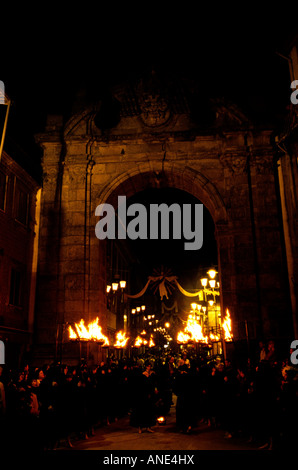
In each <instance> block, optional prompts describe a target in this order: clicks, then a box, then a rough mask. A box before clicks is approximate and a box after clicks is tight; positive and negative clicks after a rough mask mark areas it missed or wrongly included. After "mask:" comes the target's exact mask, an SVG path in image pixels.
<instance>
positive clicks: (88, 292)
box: [37, 76, 292, 351]
mask: <svg viewBox="0 0 298 470" xmlns="http://www.w3.org/2000/svg"><path fill="white" fill-rule="evenodd" d="M193 103H198V101H197V100H196V99H195V92H194V91H193V90H190V89H188V88H187V86H185V85H184V84H182V85H180V84H179V86H178V85H177V84H172V83H171V84H168V85H166V86H161V85H160V83H159V82H158V79H157V77H156V76H153V77H151V78H148V80H147V81H146V80H143V81H142V80H141V81H139V82H137V83H134V84H130V85H126V86H123V87H119V88H118V89H115V90H114V92H113V96H112V98H111V100H110V102H109V103H108V104H105V105H104V103H103V102H95V103H92V104H91V105H90V106H86V107H85V108H84V109H82V110H81V111H80V112H78V113H77V114H74V115H73V116H72V117H71V118H70V119H69V121H68V122H67V123H66V124H65V125H63V124H62V121H61V119H60V118H59V117H57V116H56V117H55V116H52V117H49V120H48V125H47V128H46V130H45V132H44V133H43V134H40V135H38V136H37V140H38V142H39V143H40V145H41V146H42V148H43V163H42V165H43V173H44V180H43V196H42V213H41V214H42V215H41V227H40V252H39V275H40V278H39V294H38V304H37V314H38V323H37V333H38V343H39V345H40V346H42V345H44V346H46V345H48V346H49V347H50V349H51V348H52V349H51V351H54V350H55V348H54V345H55V344H56V346H57V338H58V336H59V335H61V334H62V335H63V334H65V333H63V328H62V333H61V331H60V330H59V328H57V325H64V329H65V325H66V324H67V323H68V322H74V321H79V320H80V319H81V318H84V319H86V321H88V320H91V319H94V318H95V317H96V316H99V317H100V323H101V325H102V326H103V328H104V329H106V328H108V315H107V310H106V299H105V286H106V275H107V273H106V265H105V262H106V261H105V242H104V241H100V240H98V239H97V238H96V236H95V225H96V222H97V221H98V218H96V217H95V208H96V207H97V205H98V204H100V203H103V202H110V203H112V204H116V201H117V196H118V195H126V196H127V197H129V196H131V195H133V194H135V193H136V192H138V191H140V190H142V189H146V188H152V187H154V188H156V187H174V188H178V189H181V190H184V191H187V192H189V193H191V194H192V195H194V196H196V197H197V198H198V199H199V200H200V201H201V202H202V203H203V204H204V205H205V206H206V208H207V209H208V210H209V212H210V214H211V216H212V218H213V220H214V224H215V228H216V239H217V246H218V260H219V273H220V280H221V283H220V285H221V301H222V309H223V310H225V308H229V310H230V313H231V316H232V320H233V324H234V335H235V339H239V340H240V339H242V338H244V337H245V332H244V329H243V325H244V322H245V321H249V322H250V324H251V325H252V330H253V332H254V333H253V334H254V335H255V337H261V336H264V337H265V338H269V337H273V338H278V337H280V338H285V337H288V335H289V334H290V332H291V328H292V325H291V321H292V320H291V316H290V314H289V299H288V285H287V276H286V275H285V273H286V270H285V261H284V257H283V235H282V226H281V223H280V213H279V201H278V197H277V192H276V163H275V147H274V144H273V143H272V141H273V140H274V139H273V137H274V136H273V132H272V130H271V129H257V128H255V127H254V126H253V124H252V123H251V122H250V121H249V120H248V119H247V118H246V116H244V115H243V114H242V113H241V112H240V111H239V110H238V109H237V107H236V106H235V105H233V104H226V103H225V102H224V101H220V100H210V102H209V103H208V109H205V108H204V107H202V108H201V109H200V108H199V109H198V106H199V105H197V107H196V109H194V108H193ZM107 108H108V109H110V110H111V109H112V110H113V113H114V114H113V120H112V124H109V122H107V120H106V121H105V117H106V116H107ZM207 111H208V120H207ZM204 115H206V123H207V124H208V125H207V124H206V123H205V122H204ZM59 331H60V332H59ZM50 349H49V350H50ZM56 349H57V348H56Z"/></svg>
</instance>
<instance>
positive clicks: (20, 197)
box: [15, 184, 29, 225]
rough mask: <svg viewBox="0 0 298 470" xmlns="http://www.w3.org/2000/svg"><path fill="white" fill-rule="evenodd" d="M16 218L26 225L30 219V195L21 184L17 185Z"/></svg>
mask: <svg viewBox="0 0 298 470" xmlns="http://www.w3.org/2000/svg"><path fill="white" fill-rule="evenodd" d="M15 195H16V198H15V218H16V219H17V220H18V221H19V222H21V223H22V224H24V225H27V221H28V200H29V196H28V193H26V192H25V191H24V190H23V189H21V188H20V186H19V185H18V184H17V185H16V192H15Z"/></svg>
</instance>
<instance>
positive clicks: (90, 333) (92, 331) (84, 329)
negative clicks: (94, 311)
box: [68, 317, 109, 346]
mask: <svg viewBox="0 0 298 470" xmlns="http://www.w3.org/2000/svg"><path fill="white" fill-rule="evenodd" d="M98 321H99V319H98V317H97V318H96V319H95V320H94V321H93V322H90V323H88V325H87V326H85V322H84V320H83V319H82V320H81V321H80V323H75V330H76V331H75V330H74V329H73V328H72V327H71V326H69V327H68V333H69V339H70V340H73V341H94V342H96V343H99V344H102V345H104V346H108V345H109V340H108V338H107V337H106V336H105V335H104V334H103V333H102V328H101V326H100V325H99V324H98Z"/></svg>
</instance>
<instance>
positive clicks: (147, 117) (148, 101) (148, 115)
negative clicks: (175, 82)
mask: <svg viewBox="0 0 298 470" xmlns="http://www.w3.org/2000/svg"><path fill="white" fill-rule="evenodd" d="M139 106H140V110H141V115H140V117H141V120H142V121H143V123H144V124H145V125H146V126H149V127H158V126H162V125H163V124H165V123H166V122H167V121H168V119H169V117H170V115H171V113H170V109H169V105H168V103H167V102H166V100H165V99H164V98H163V97H162V96H161V95H159V94H151V93H144V94H143V95H142V96H140V97H139Z"/></svg>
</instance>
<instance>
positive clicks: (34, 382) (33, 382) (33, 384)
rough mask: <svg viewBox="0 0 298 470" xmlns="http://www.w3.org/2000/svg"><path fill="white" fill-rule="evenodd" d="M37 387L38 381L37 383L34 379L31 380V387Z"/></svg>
mask: <svg viewBox="0 0 298 470" xmlns="http://www.w3.org/2000/svg"><path fill="white" fill-rule="evenodd" d="M38 385H39V383H38V381H37V379H36V378H34V379H32V380H31V387H34V388H35V387H38Z"/></svg>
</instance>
